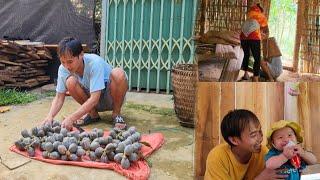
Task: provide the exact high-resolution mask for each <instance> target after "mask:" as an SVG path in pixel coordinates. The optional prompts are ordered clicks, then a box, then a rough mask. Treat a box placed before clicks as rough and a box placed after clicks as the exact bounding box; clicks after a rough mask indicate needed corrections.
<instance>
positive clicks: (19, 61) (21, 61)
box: [15, 59, 31, 63]
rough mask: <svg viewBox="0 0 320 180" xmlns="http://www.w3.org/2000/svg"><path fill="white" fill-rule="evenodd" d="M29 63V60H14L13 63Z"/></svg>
mask: <svg viewBox="0 0 320 180" xmlns="http://www.w3.org/2000/svg"><path fill="white" fill-rule="evenodd" d="M30 61H31V59H17V60H15V62H17V63H25V62H30Z"/></svg>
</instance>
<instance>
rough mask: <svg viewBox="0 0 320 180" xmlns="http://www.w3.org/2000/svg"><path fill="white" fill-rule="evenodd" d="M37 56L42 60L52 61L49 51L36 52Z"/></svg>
mask: <svg viewBox="0 0 320 180" xmlns="http://www.w3.org/2000/svg"><path fill="white" fill-rule="evenodd" d="M37 54H38V55H39V56H40V58H42V59H52V56H51V54H50V52H49V51H47V50H38V51H37Z"/></svg>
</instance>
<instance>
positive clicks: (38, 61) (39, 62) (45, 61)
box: [30, 60, 48, 64]
mask: <svg viewBox="0 0 320 180" xmlns="http://www.w3.org/2000/svg"><path fill="white" fill-rule="evenodd" d="M47 62H48V60H35V61H30V63H31V64H42V63H47Z"/></svg>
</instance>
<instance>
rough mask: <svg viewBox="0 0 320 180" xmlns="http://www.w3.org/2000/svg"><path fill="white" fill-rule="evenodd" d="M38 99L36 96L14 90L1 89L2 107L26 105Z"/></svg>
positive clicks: (0, 102) (0, 99)
mask: <svg viewBox="0 0 320 180" xmlns="http://www.w3.org/2000/svg"><path fill="white" fill-rule="evenodd" d="M37 99H38V97H37V95H36V94H32V93H28V92H19V91H16V90H14V89H0V106H5V105H13V104H26V103H29V102H32V101H35V100H37Z"/></svg>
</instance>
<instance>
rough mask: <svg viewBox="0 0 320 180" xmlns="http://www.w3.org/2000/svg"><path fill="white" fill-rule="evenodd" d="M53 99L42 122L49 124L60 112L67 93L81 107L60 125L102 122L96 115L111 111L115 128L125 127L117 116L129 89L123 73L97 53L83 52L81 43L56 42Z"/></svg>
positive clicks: (119, 116)
mask: <svg viewBox="0 0 320 180" xmlns="http://www.w3.org/2000/svg"><path fill="white" fill-rule="evenodd" d="M58 56H59V58H60V61H61V65H60V67H59V70H58V80H57V88H56V96H55V98H54V99H53V101H52V105H51V108H50V111H49V113H48V115H47V117H46V118H45V120H44V122H43V123H51V122H52V120H53V119H54V117H55V116H56V115H57V114H58V112H59V111H60V109H61V107H62V105H63V103H64V100H65V96H66V92H67V91H69V94H70V95H71V96H72V97H73V99H75V100H76V101H77V102H78V103H79V104H81V106H80V107H79V108H78V109H77V110H76V111H75V112H74V113H72V114H70V115H69V116H67V117H66V118H65V119H64V120H63V122H62V126H63V127H65V128H67V129H71V128H72V127H73V125H74V124H76V125H79V126H80V125H87V124H89V123H92V122H97V121H99V120H101V118H100V116H99V114H98V112H102V111H107V110H112V119H113V122H114V126H115V127H116V128H120V129H124V128H126V124H125V121H124V119H123V117H122V116H121V115H120V111H121V106H122V104H123V101H124V97H125V95H126V92H127V90H128V82H127V77H126V74H125V72H124V71H123V70H122V69H120V68H114V69H112V66H111V65H109V64H108V63H106V61H105V60H104V59H103V58H101V57H100V56H98V55H96V54H86V53H84V52H83V49H82V45H81V42H80V41H79V40H77V39H75V38H71V37H67V38H64V39H63V40H61V41H60V42H59V47H58Z"/></svg>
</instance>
